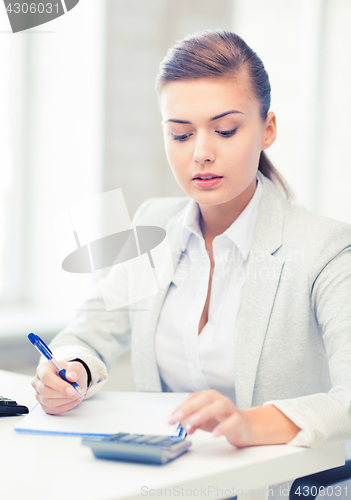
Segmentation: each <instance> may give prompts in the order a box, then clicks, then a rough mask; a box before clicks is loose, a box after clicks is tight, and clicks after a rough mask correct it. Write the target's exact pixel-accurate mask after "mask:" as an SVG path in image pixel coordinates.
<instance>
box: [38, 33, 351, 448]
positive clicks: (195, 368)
mask: <svg viewBox="0 0 351 500" xmlns="http://www.w3.org/2000/svg"><path fill="white" fill-rule="evenodd" d="M156 87H157V91H158V94H159V103H160V109H161V113H162V126H163V131H164V140H165V147H166V153H167V158H168V161H169V163H170V166H171V168H172V171H173V173H174V176H175V178H176V180H177V182H178V183H179V185H180V186H181V187H182V189H183V190H184V192H185V193H186V195H187V197H185V198H157V199H151V200H147V201H146V202H144V203H143V204H142V205H141V207H139V209H138V211H137V213H136V215H135V217H134V220H133V224H139V225H149V224H150V225H156V226H161V227H164V228H165V229H166V231H167V236H168V240H169V242H170V245H171V248H172V252H173V257H174V262H175V275H174V278H173V281H172V282H171V283H170V284H169V286H168V287H167V288H165V289H163V290H162V291H161V292H159V293H158V294H156V295H154V296H153V297H151V298H149V299H146V300H145V305H147V307H146V309H149V312H143V311H141V312H140V311H139V312H138V311H130V312H129V313H128V311H127V312H122V311H121V312H120V314H118V315H113V314H112V313H110V314H108V313H105V314H102V315H100V316H99V315H98V314H97V313H94V312H91V313H89V312H85V313H84V312H83V313H81V314H80V315H79V316H78V317H77V319H76V320H75V321H74V322H73V323H72V324H71V325H69V326H68V327H67V328H66V329H65V330H64V331H63V332H61V333H60V334H59V335H58V336H57V337H56V338H55V340H54V341H53V343H52V347H53V349H54V350H55V354H56V357H60V358H61V359H62V360H63V361H67V362H68V361H70V360H76V361H74V362H68V363H67V365H66V366H67V368H68V372H69V373H68V376H69V378H70V379H71V380H72V381H73V380H78V383H79V385H80V386H81V387H84V388H87V387H88V391H87V396H89V395H92V394H94V393H95V392H96V391H97V390H99V388H100V387H101V386H102V385H103V383H104V381H105V380H106V378H107V369H109V368H110V367H111V366H112V364H113V363H114V362H115V360H116V358H117V357H118V356H119V355H121V354H122V353H123V352H124V351H125V350H126V348H128V346H129V344H130V342H131V343H132V364H133V372H134V378H135V384H136V388H137V390H147V391H161V390H164V391H184V392H188V391H189V392H191V394H190V396H189V397H188V398H187V399H186V401H185V402H184V403H183V404H182V405H181V406H180V407H179V408H177V409H176V410H175V413H174V414H173V415H172V417H171V420H170V423H172V422H176V421H181V422H182V424H183V425H185V426H186V427H187V429H188V432H189V433H190V434H192V433H193V432H194V431H195V430H196V429H198V428H200V429H203V430H207V431H213V433H214V435H215V436H219V435H224V436H226V438H227V440H228V441H229V442H230V443H231V444H233V445H235V446H237V447H243V446H250V445H260V444H278V443H289V444H291V445H303V446H316V445H323V444H326V443H329V442H333V441H338V440H341V441H347V440H351V423H350V404H351V379H350V375H349V369H350V368H349V367H350V366H351V343H350V341H349V339H350V332H351V301H350V300H349V299H350V297H351V226H349V225H347V224H343V223H339V222H337V221H333V220H330V219H327V218H324V217H321V216H317V215H314V214H312V213H309V212H307V211H306V210H305V209H304V208H302V207H299V206H296V205H293V204H291V203H290V202H289V200H288V198H289V190H288V188H287V187H286V185H285V183H284V181H283V180H282V178H281V176H280V175H279V174H278V172H277V171H276V170H275V169H274V168H273V166H272V165H271V163H270V162H269V160H268V159H267V157H266V155H265V153H264V151H265V150H266V149H267V148H268V147H269V146H270V145H271V144H272V143H273V142H274V140H275V138H276V119H275V115H274V113H273V112H272V111H269V107H270V84H269V79H268V75H267V73H266V71H265V69H264V66H263V64H262V62H261V60H260V59H259V58H258V56H257V55H256V54H255V53H254V52H253V51H252V50H251V49H250V48H249V47H248V46H247V45H246V44H245V42H244V41H243V40H242V39H241V38H240V37H238V36H237V35H235V34H233V33H231V32H225V31H214V32H204V33H200V34H196V35H194V36H190V37H188V38H186V39H184V40H182V41H181V42H179V43H178V44H177V45H176V46H174V47H173V48H171V49H170V50H169V52H168V54H167V56H166V57H165V59H164V60H163V61H162V63H161V65H160V71H159V74H158V77H157V84H156ZM189 198H190V199H189ZM101 304H102V301H101V298H99V297H98V296H96V297H92V298H91V299H90V300H89V301H88V302H87V305H88V307H90V308H91V309H93V308H95V309H98V308H100V309H101V307H103V306H102V305H101ZM131 334H132V335H131ZM131 338H132V340H130V339H131ZM77 360H78V361H77ZM33 386H34V388H35V389H36V397H37V399H38V401H39V402H40V404H41V405H42V407H43V409H44V410H45V411H46V412H48V413H61V412H63V411H67V410H69V409H71V408H73V407H74V406H75V405H76V404H78V403H79V402H80V400H81V399H76V394H75V391H74V389H72V387H70V386H69V385H68V384H67V383H65V382H64V381H62V380H61V379H60V378H59V377H58V376H57V375H56V374H55V373H54V371H53V370H52V368H51V366H50V365H49V364H46V363H43V364H41V365H40V366H39V367H38V370H37V375H36V377H35V379H34V380H33Z"/></svg>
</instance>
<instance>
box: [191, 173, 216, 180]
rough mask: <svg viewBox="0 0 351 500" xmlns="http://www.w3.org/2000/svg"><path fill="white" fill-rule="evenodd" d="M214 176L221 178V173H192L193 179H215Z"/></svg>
mask: <svg viewBox="0 0 351 500" xmlns="http://www.w3.org/2000/svg"><path fill="white" fill-rule="evenodd" d="M216 178H219V179H221V178H222V175H217V174H212V173H211V172H205V173H202V172H199V173H197V174H195V175H194V177H193V180H194V179H201V180H208V179H216Z"/></svg>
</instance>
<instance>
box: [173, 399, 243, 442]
mask: <svg viewBox="0 0 351 500" xmlns="http://www.w3.org/2000/svg"><path fill="white" fill-rule="evenodd" d="M176 422H181V425H182V427H183V428H184V429H185V430H186V431H187V433H188V434H193V433H194V432H195V430H196V429H201V430H203V431H208V432H212V433H213V435H214V436H215V437H217V436H225V437H226V439H227V441H228V442H229V443H230V444H232V445H233V446H236V447H238V448H241V447H244V446H249V445H250V429H249V420H248V418H247V415H246V412H245V410H239V409H238V408H237V407H236V406H235V405H234V403H233V402H232V401H231V400H230V399H229V398H227V397H226V396H223V394H221V393H220V392H218V391H215V390H207V391H201V392H192V393H191V394H189V396H188V397H187V399H186V400H185V401H184V403H182V404H181V405H180V406H178V408H177V409H176V410H175V411H174V412H173V414H172V415H171V418H170V420H169V424H174V423H176Z"/></svg>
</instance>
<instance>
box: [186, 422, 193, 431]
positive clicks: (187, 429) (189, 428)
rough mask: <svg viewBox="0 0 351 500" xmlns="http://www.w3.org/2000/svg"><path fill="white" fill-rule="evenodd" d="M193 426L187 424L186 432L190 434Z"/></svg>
mask: <svg viewBox="0 0 351 500" xmlns="http://www.w3.org/2000/svg"><path fill="white" fill-rule="evenodd" d="M192 428H193V426H192V425H191V424H186V426H185V430H186V432H188V433H190V431H191V430H192Z"/></svg>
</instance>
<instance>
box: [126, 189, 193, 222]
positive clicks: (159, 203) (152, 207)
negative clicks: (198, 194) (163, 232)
mask: <svg viewBox="0 0 351 500" xmlns="http://www.w3.org/2000/svg"><path fill="white" fill-rule="evenodd" d="M189 201H190V198H189V197H188V196H178V197H177V196H167V197H159V198H149V199H148V200H146V201H144V202H143V203H142V204H141V205H140V206H139V208H138V209H137V211H136V212H135V215H134V217H133V224H141V225H147V224H152V225H158V226H161V227H164V226H165V225H166V224H167V222H168V221H169V219H170V218H171V217H173V216H175V215H178V214H180V213H181V212H182V211H183V210H184V209H185V207H186V205H187V204H188V203H189Z"/></svg>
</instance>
